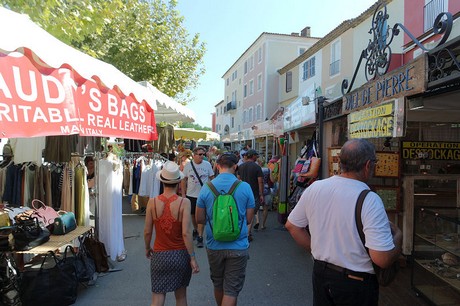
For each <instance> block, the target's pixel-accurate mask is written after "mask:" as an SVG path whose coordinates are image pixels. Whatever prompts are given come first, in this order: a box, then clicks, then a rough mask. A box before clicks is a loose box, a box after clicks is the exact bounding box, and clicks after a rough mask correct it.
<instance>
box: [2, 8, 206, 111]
mask: <svg viewBox="0 0 460 306" xmlns="http://www.w3.org/2000/svg"><path fill="white" fill-rule="evenodd" d="M166 1H167V2H166ZM0 3H1V4H2V5H3V6H5V7H8V8H10V9H12V10H13V11H16V12H19V13H25V14H28V15H29V16H30V18H31V20H33V21H34V22H35V23H37V24H39V25H40V26H41V27H42V28H43V29H45V30H46V31H48V32H49V33H51V34H52V35H54V36H55V37H57V38H58V39H60V40H62V41H63V42H65V43H67V44H69V45H71V46H73V47H75V48H77V49H79V50H81V51H83V52H85V53H87V54H89V55H91V56H93V57H95V58H98V59H100V60H102V61H104V62H107V63H110V64H112V65H114V66H115V67H117V68H118V69H119V70H120V71H122V72H123V73H125V74H126V75H128V76H129V77H131V78H132V79H133V80H135V81H148V82H149V83H151V84H152V85H154V86H155V87H157V88H158V89H159V90H161V91H162V92H164V93H165V94H167V95H169V96H172V97H178V96H179V97H180V101H179V102H182V103H183V104H186V103H187V102H189V101H190V99H191V97H190V93H189V90H190V89H192V88H195V87H196V86H197V84H198V79H199V76H200V75H201V74H203V73H204V66H203V61H202V60H203V55H204V52H205V44H204V43H203V42H200V39H199V35H198V34H195V35H193V36H190V34H189V33H188V32H187V30H186V29H185V28H184V27H183V25H182V23H183V20H184V18H183V17H182V16H181V15H180V13H179V12H178V11H177V10H176V5H177V0H67V1H59V0H0Z"/></svg>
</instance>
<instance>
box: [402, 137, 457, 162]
mask: <svg viewBox="0 0 460 306" xmlns="http://www.w3.org/2000/svg"><path fill="white" fill-rule="evenodd" d="M402 158H403V159H432V160H456V161H459V160H460V142H431V141H403V143H402Z"/></svg>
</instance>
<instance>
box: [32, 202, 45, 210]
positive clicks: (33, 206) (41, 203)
mask: <svg viewBox="0 0 460 306" xmlns="http://www.w3.org/2000/svg"><path fill="white" fill-rule="evenodd" d="M35 203H40V206H39V207H38V208H37V207H35ZM31 204H32V208H33V209H34V210H38V209H40V208H41V207H42V206H44V208H46V205H45V203H43V202H42V201H40V200H39V199H34V200H32V203H31Z"/></svg>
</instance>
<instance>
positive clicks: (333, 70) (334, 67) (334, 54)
mask: <svg viewBox="0 0 460 306" xmlns="http://www.w3.org/2000/svg"><path fill="white" fill-rule="evenodd" d="M338 73H340V40H338V41H336V42H333V43H332V45H331V65H330V67H329V75H330V76H333V75H336V74H338Z"/></svg>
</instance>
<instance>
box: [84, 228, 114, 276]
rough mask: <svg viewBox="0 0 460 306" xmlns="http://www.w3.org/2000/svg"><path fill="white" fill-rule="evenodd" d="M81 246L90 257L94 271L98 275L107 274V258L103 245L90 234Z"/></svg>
mask: <svg viewBox="0 0 460 306" xmlns="http://www.w3.org/2000/svg"><path fill="white" fill-rule="evenodd" d="M83 245H84V247H85V248H86V250H87V251H88V253H89V255H90V257H91V258H92V259H93V260H94V264H95V265H96V271H97V272H99V273H101V272H107V271H108V270H109V261H108V259H107V258H108V256H107V251H106V249H105V245H104V243H102V242H100V241H99V240H97V239H96V238H95V237H94V234H93V233H92V232H91V233H90V234H89V235H88V237H86V238H85V240H83Z"/></svg>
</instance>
